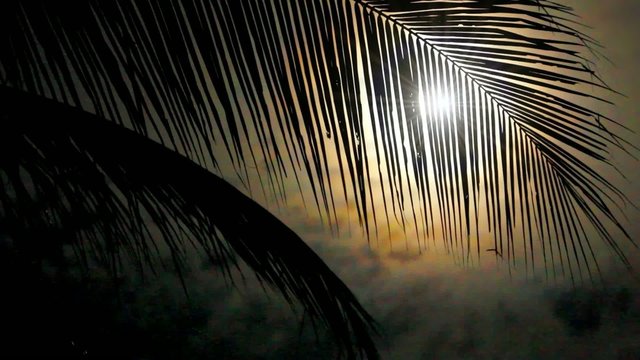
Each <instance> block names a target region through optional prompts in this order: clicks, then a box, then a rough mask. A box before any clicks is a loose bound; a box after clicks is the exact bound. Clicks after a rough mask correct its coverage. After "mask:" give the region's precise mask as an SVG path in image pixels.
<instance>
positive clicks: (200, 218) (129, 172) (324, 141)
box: [0, 0, 635, 358]
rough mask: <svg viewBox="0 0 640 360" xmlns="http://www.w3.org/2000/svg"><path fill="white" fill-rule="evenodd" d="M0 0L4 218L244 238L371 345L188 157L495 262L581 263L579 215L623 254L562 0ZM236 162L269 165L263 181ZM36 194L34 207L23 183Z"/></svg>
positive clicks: (236, 247)
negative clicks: (484, 253) (306, 193)
mask: <svg viewBox="0 0 640 360" xmlns="http://www.w3.org/2000/svg"><path fill="white" fill-rule="evenodd" d="M70 8H72V9H73V11H70V10H69V9H70ZM2 10H3V11H2V15H0V16H1V18H0V22H1V23H2V34H4V35H3V44H4V48H5V49H9V51H3V52H2V53H0V86H1V87H2V101H3V103H4V104H3V105H2V112H3V117H2V122H1V123H0V126H2V127H3V130H2V137H3V141H4V143H3V145H2V146H3V154H2V163H0V165H1V167H0V174H1V176H2V180H3V183H4V184H9V185H5V186H4V187H3V189H4V190H3V191H1V192H0V196H1V198H0V206H1V207H0V209H1V211H0V220H2V225H3V226H5V227H6V228H7V229H9V231H10V232H11V233H12V234H13V236H18V235H16V234H26V233H28V231H29V229H30V228H32V227H33V226H32V225H33V224H32V223H31V222H32V221H33V222H38V221H41V222H42V221H44V220H45V219H54V220H55V221H59V222H60V224H62V223H63V222H64V223H65V225H64V226H67V227H69V226H70V225H68V224H73V222H77V221H80V220H78V219H80V218H90V219H92V220H91V221H92V225H88V228H82V227H76V231H75V232H76V233H75V234H73V231H72V234H71V235H70V236H71V237H72V238H74V239H76V240H75V242H74V243H75V244H76V248H77V250H78V254H79V256H81V257H82V256H88V255H92V256H97V257H98V258H100V259H101V260H102V261H103V262H104V263H106V264H109V266H111V267H112V269H113V270H114V271H118V270H117V269H118V261H119V259H118V256H120V254H123V253H125V254H127V256H130V257H132V258H133V259H135V261H137V262H141V263H152V262H154V261H155V260H154V257H155V255H156V253H154V250H153V249H154V246H155V245H154V242H156V241H161V242H163V243H164V244H166V246H168V247H169V249H170V250H171V254H172V256H173V259H174V262H175V266H176V268H180V266H181V262H182V261H183V259H182V257H181V254H182V250H181V249H182V248H183V247H184V246H185V245H186V244H187V243H193V244H195V245H196V246H197V247H198V248H201V249H203V250H204V251H206V252H207V253H208V254H209V255H211V257H212V259H214V260H215V262H216V263H219V265H220V266H221V269H222V271H224V272H229V271H231V268H232V267H234V266H235V264H236V263H235V260H233V259H235V258H234V256H233V255H238V256H239V257H240V258H241V259H242V260H243V261H244V262H246V263H247V264H248V265H249V266H250V267H251V268H252V269H253V270H254V271H255V272H256V273H257V275H258V277H259V278H261V279H262V280H263V281H265V282H266V283H268V284H269V285H271V286H274V287H275V288H276V289H278V290H279V291H280V292H281V293H282V294H283V295H284V296H285V297H287V299H289V300H290V301H292V302H294V301H297V302H300V303H302V305H303V306H304V308H305V309H306V310H307V312H308V313H309V314H310V316H311V317H312V318H313V319H315V320H319V321H323V322H324V323H325V324H326V325H327V326H328V327H329V328H330V329H331V331H332V332H333V334H334V335H335V336H336V341H337V342H338V344H339V346H340V348H341V350H342V351H344V352H345V353H346V354H348V355H349V356H350V357H355V356H357V355H366V356H367V357H370V358H374V357H376V356H377V353H376V351H375V348H374V346H373V342H372V340H371V338H370V335H369V334H370V333H371V330H372V327H373V322H372V320H371V318H370V317H369V315H368V314H367V313H366V312H365V310H364V309H363V308H362V307H361V306H360V305H359V304H358V302H357V301H356V299H355V297H354V296H353V295H352V294H351V292H350V291H349V290H348V289H347V288H346V286H345V285H344V284H343V283H342V282H340V280H339V279H338V278H337V277H336V276H335V275H334V274H333V273H332V272H331V271H330V270H329V269H328V268H327V267H326V265H324V264H323V263H322V261H321V260H320V259H319V258H318V257H317V256H316V255H315V254H313V252H312V251H311V250H310V249H309V248H308V247H306V246H305V245H304V243H303V242H302V240H301V239H300V238H299V237H297V236H296V235H295V234H294V233H293V232H291V231H290V230H288V229H287V228H286V227H285V226H284V225H283V224H282V223H280V222H278V221H277V220H276V219H275V218H274V217H272V216H270V215H269V214H268V213H267V212H266V210H264V209H262V208H261V207H259V206H258V205H256V204H255V203H254V202H252V201H251V200H249V199H248V198H247V197H245V196H244V195H242V194H241V193H240V192H238V191H237V190H235V189H234V188H232V187H231V186H230V185H228V184H226V183H225V182H224V181H223V180H221V179H220V178H219V177H217V176H215V175H213V174H212V173H210V172H208V171H207V170H205V169H208V170H209V171H217V172H223V173H224V172H227V173H228V172H231V173H234V174H236V176H237V177H238V178H240V179H242V180H243V181H244V183H245V184H246V186H247V190H249V191H261V192H262V193H263V194H265V196H267V195H269V196H272V197H274V198H276V199H277V201H278V202H280V203H282V204H284V203H286V199H287V191H286V190H285V185H284V184H285V182H287V181H294V182H295V183H296V184H297V187H299V188H300V189H302V188H303V187H305V186H307V185H308V186H309V187H310V189H311V193H312V197H313V201H314V206H315V208H316V211H317V212H318V213H319V214H320V215H321V216H322V217H323V219H324V220H325V221H326V222H327V223H329V224H331V225H335V226H337V223H338V214H337V211H336V203H337V202H338V200H339V199H341V198H343V199H344V201H345V202H347V203H348V204H350V206H352V207H353V208H354V209H355V211H356V212H357V215H358V219H359V221H360V224H361V226H362V227H363V229H364V230H365V231H366V235H367V237H375V236H379V235H380V232H383V231H384V229H383V228H384V227H385V225H386V226H387V227H388V226H389V224H391V223H393V222H397V223H400V224H401V225H402V226H403V227H408V226H413V227H415V229H416V232H418V233H421V234H422V235H423V237H424V239H422V241H423V243H422V245H420V246H421V247H422V246H423V245H424V242H425V241H426V240H425V239H426V238H427V237H432V238H438V239H442V240H443V241H444V243H445V244H446V246H447V247H448V248H449V249H450V250H452V251H454V252H457V253H459V254H461V257H462V258H463V259H468V258H469V257H470V256H472V254H474V253H475V254H476V256H477V257H480V254H481V250H480V249H481V245H480V243H481V238H483V237H487V236H489V237H491V239H492V242H493V244H492V250H493V251H494V252H495V253H496V254H500V257H501V258H502V257H504V259H505V260H506V261H507V262H508V263H509V264H510V265H509V266H511V265H512V264H515V261H516V258H518V256H521V257H522V258H523V260H524V262H525V267H526V269H531V270H532V271H536V269H538V268H540V267H542V268H543V269H544V272H545V274H547V276H549V274H553V276H555V275H556V274H557V273H561V274H565V275H567V276H570V277H571V278H572V279H573V278H574V277H576V276H579V277H582V276H583V275H584V274H588V275H589V276H591V274H592V273H594V272H597V266H598V265H597V258H596V255H595V254H594V251H593V248H592V244H591V240H590V237H591V232H595V233H596V234H598V235H599V237H600V238H601V239H602V240H604V241H605V242H606V243H607V244H608V245H609V246H610V248H611V249H613V250H614V251H615V252H616V253H617V255H618V256H619V257H620V259H621V260H622V261H623V262H625V263H626V264H628V261H627V259H626V257H625V254H624V253H623V251H622V248H621V247H620V244H619V243H618V242H617V241H616V240H615V238H614V235H613V233H612V231H614V230H612V229H617V230H615V231H620V232H622V233H623V234H624V235H625V236H626V238H627V239H628V240H629V241H631V239H630V238H629V236H628V235H627V233H626V232H625V230H624V228H623V226H622V225H621V223H620V222H619V221H618V219H617V217H616V215H615V214H616V211H615V208H612V206H615V205H612V204H619V203H624V202H626V201H627V199H626V198H625V196H624V194H623V193H621V192H620V191H619V190H617V189H616V188H615V187H614V186H613V185H612V184H611V183H610V182H609V181H608V180H607V179H606V178H604V177H602V176H601V175H599V174H598V173H597V172H596V171H595V170H594V169H593V165H592V164H593V163H592V162H593V161H596V162H600V163H603V164H608V162H607V154H608V152H609V151H610V149H612V148H620V149H623V150H624V147H625V146H628V144H625V141H624V140H623V138H622V137H620V135H619V134H618V133H617V132H618V131H619V126H620V124H618V123H616V122H615V121H614V120H613V119H610V118H607V117H606V116H604V115H602V114H600V113H599V112H597V111H595V110H593V109H591V108H589V107H588V106H585V105H584V101H583V100H585V99H587V100H596V101H601V102H603V103H607V100H606V99H605V98H599V97H597V95H594V94H592V92H591V91H589V90H585V89H591V88H596V89H601V90H602V91H604V92H612V91H613V90H611V89H610V88H609V87H608V86H607V85H606V84H604V83H603V82H602V81H601V80H599V78H598V77H597V75H596V74H595V73H594V72H593V71H592V70H591V69H590V63H589V60H588V59H587V57H586V56H585V55H582V52H581V51H584V50H586V49H593V48H595V46H596V43H595V42H594V41H593V40H592V39H591V38H589V37H588V36H587V35H585V34H582V33H581V32H579V31H578V30H576V29H575V23H574V21H573V20H572V19H571V16H572V14H571V9H569V8H567V7H565V6H563V5H560V4H557V3H555V2H551V1H543V0H535V1H534V0H520V1H517V0H491V1H489V0H486V1H485V0H476V1H455V0H451V1H411V0H395V1H394V0H327V1H320V0H318V1H301V2H296V1H289V0H271V1H266V2H263V1H232V0H229V1H212V2H209V1H198V0H190V1H176V2H171V3H157V2H154V1H140V2H128V1H115V2H114V1H100V0H93V1H86V2H82V3H80V4H78V3H71V2H69V3H67V2H63V3H59V2H56V3H53V2H47V1H15V0H11V1H5V2H3V5H2ZM44 98H49V99H52V100H53V101H54V102H57V103H60V104H58V105H56V104H54V103H53V102H51V101H46V100H44ZM445 99H446V101H445ZM61 104H65V105H61ZM73 108H75V109H73ZM89 113H90V114H93V115H90V114H89ZM609 128H613V129H614V130H609ZM125 129H128V130H125ZM152 140H153V141H155V142H157V143H153V141H152ZM151 158H153V159H158V161H159V162H160V163H161V164H163V165H162V166H154V165H151V163H150V162H149V161H146V160H145V159H151ZM334 165H335V166H337V168H338V171H339V173H340V178H339V179H337V180H336V179H335V178H333V177H332V176H330V173H331V171H330V170H331V168H332V166H334ZM253 168H258V169H262V168H264V170H263V171H258V172H257V177H258V181H257V183H258V187H259V189H258V190H256V189H253V188H251V184H252V179H251V175H250V174H252V173H253V172H252V170H253ZM24 173H27V174H28V177H29V179H30V181H32V182H33V186H34V188H33V189H25V188H24V187H23V186H22V185H20V184H22V183H23V182H24V181H25V175H24ZM78 174H82V175H81V176H80V175H78ZM253 181H254V182H255V180H253ZM374 184H379V186H374ZM34 195H37V196H38V197H40V198H43V199H46V202H48V204H47V205H46V207H48V208H49V209H50V210H49V212H48V213H47V214H48V215H46V216H45V215H44V214H45V212H42V211H41V212H37V211H36V212H33V211H32V210H33V208H35V207H32V209H30V208H29V206H23V205H22V204H21V203H22V202H25V201H26V202H27V203H29V201H31V200H30V199H32V198H33V197H34ZM220 199H226V200H225V201H224V202H223V203H222V202H221V200H220ZM229 199H233V200H232V201H230V200H229ZM40 200H42V199H40ZM43 201H45V200H43ZM18 202H20V203H18ZM34 204H35V202H34ZM34 206H35V205H34ZM41 208H42V207H41ZM143 214H146V216H147V217H148V218H150V219H151V221H152V222H153V223H154V224H156V225H157V226H158V228H159V232H160V234H161V236H160V239H161V240H158V239H154V237H153V236H150V233H149V230H148V227H147V225H145V222H144V221H143V220H142V218H143V217H144V216H143ZM83 220H86V219H83ZM73 226H75V225H73ZM73 226H71V228H73ZM381 228H382V230H381ZM485 228H486V231H485V230H483V229H485ZM264 229H268V230H264ZM265 232H266V233H269V236H264V234H265ZM483 232H486V233H487V234H488V235H487V234H483ZM80 235H82V236H80ZM22 237H23V238H25V239H26V238H29V237H28V236H27V235H23V236H22ZM83 237H84V238H83ZM83 239H84V241H83ZM516 239H517V241H516ZM418 241H421V240H420V237H419V240H418ZM634 245H635V244H634ZM485 249H486V247H485ZM540 256H541V257H542V259H540ZM221 259H222V261H220V260H221ZM225 259H227V260H228V261H227V260H225Z"/></svg>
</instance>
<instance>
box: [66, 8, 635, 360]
mask: <svg viewBox="0 0 640 360" xmlns="http://www.w3.org/2000/svg"><path fill="white" fill-rule="evenodd" d="M558 1H559V2H561V3H563V4H567V5H570V6H573V7H574V8H575V12H576V13H577V14H579V15H580V16H581V20H580V21H581V22H583V23H585V24H588V25H590V26H592V27H593V29H585V31H586V32H587V33H588V34H589V35H591V36H593V37H594V38H596V39H597V40H599V41H600V42H601V43H602V44H604V45H605V48H604V49H602V50H601V51H602V53H603V54H606V56H607V57H608V59H610V61H611V62H608V61H606V60H605V59H601V60H599V61H598V62H597V65H598V68H597V70H598V71H599V73H600V74H601V75H602V77H603V78H604V79H605V80H606V81H607V82H608V83H609V85H611V86H612V87H613V88H614V89H616V90H618V91H620V92H622V93H624V94H625V95H626V97H618V98H615V101H616V103H617V106H616V107H615V108H613V109H610V108H607V109H604V110H603V111H611V113H612V116H613V117H614V118H615V119H618V120H620V121H621V122H623V123H624V124H625V125H627V126H628V127H630V128H631V129H632V130H633V131H635V132H636V134H640V121H638V119H639V116H640V106H638V101H640V74H639V73H638V72H637V71H636V66H637V64H638V60H637V59H640V42H638V41H637V39H638V38H639V36H640V30H638V27H637V26H635V22H636V21H637V16H638V15H640V2H638V1H635V0H609V1H601V0H558ZM627 139H629V141H631V142H632V143H634V144H640V141H638V139H640V137H639V136H638V135H633V134H629V135H628V137H627ZM612 161H613V162H614V163H615V164H616V165H617V166H618V167H619V169H620V170H621V172H622V173H623V174H624V175H625V176H626V180H615V181H617V182H616V184H618V186H619V187H620V188H621V189H622V191H623V192H624V193H625V194H626V195H627V196H629V198H630V199H631V201H632V202H633V203H635V204H640V187H639V186H637V184H640V172H639V171H636V169H637V167H638V163H637V162H635V161H634V160H632V159H630V158H629V157H627V156H624V155H622V154H614V157H613V159H612ZM607 175H611V176H612V178H613V179H616V176H615V174H607ZM291 186H293V184H291ZM290 193H291V194H292V195H291V196H290V198H289V199H288V203H287V206H286V207H276V206H275V204H274V203H273V202H268V201H263V204H264V205H265V206H266V207H267V208H269V209H270V210H272V211H273V212H274V213H275V214H277V215H278V216H279V217H280V219H282V220H283V221H284V222H285V224H287V225H288V226H290V227H291V228H292V229H293V230H295V231H296V232H297V233H298V234H299V235H300V236H301V237H302V238H303V239H304V240H305V241H306V242H307V243H308V244H309V245H310V246H311V247H312V248H313V249H314V250H315V251H316V252H317V253H318V254H319V255H320V256H321V257H322V259H324V260H325V262H326V263H327V264H328V265H329V266H330V268H331V269H333V270H334V271H335V272H336V273H337V274H338V276H339V277H340V278H341V279H342V280H343V281H344V282H345V283H346V284H347V285H348V286H349V287H350V288H351V289H352V291H353V292H354V293H355V294H356V296H357V297H358V298H359V299H360V301H361V302H362V304H363V305H364V306H365V308H366V309H367V310H369V312H370V313H371V314H372V315H373V317H374V318H375V319H376V320H377V321H378V322H379V324H380V326H381V328H382V331H383V333H382V335H381V337H380V338H379V339H378V346H379V349H380V351H381V354H382V356H383V358H384V359H441V358H445V359H468V358H477V359H494V358H504V359H537V358H549V359H566V358H576V359H577V358H586V357H589V358H592V359H611V358H621V359H626V358H638V357H640V342H639V341H637V340H636V339H640V282H639V281H638V280H637V279H634V278H633V276H631V275H629V274H628V273H626V272H625V270H624V269H623V267H622V266H621V264H620V263H619V262H618V260H617V259H616V258H615V256H613V255H604V256H603V262H602V263H601V266H602V269H603V274H604V277H605V281H606V286H605V287H604V288H602V287H595V288H594V287H592V286H590V285H579V286H578V288H577V289H573V288H572V287H571V285H570V284H569V281H568V279H558V280H557V281H555V282H547V281H545V280H544V278H541V277H535V278H531V277H527V276H524V274H522V273H521V272H515V273H511V274H510V273H509V272H508V271H507V270H506V269H505V267H504V266H502V264H501V262H500V261H499V260H498V258H497V257H489V256H487V257H486V259H485V260H484V261H483V262H481V263H476V264H474V265H473V266H470V267H469V266H463V265H462V264H461V263H460V261H458V260H459V259H457V258H456V256H453V255H451V254H447V252H446V251H445V249H443V248H442V247H441V246H438V244H437V243H436V244H435V245H434V246H432V248H431V249H429V250H428V251H425V252H421V253H420V252H419V251H418V250H417V248H416V247H415V246H412V247H410V248H409V249H408V250H407V249H406V248H405V244H404V239H401V235H402V234H401V231H399V230H398V229H394V231H395V232H394V236H393V237H396V238H397V239H395V240H394V243H393V246H392V245H389V244H388V243H387V242H385V241H382V242H380V243H376V242H375V241H372V242H371V243H370V242H368V241H367V239H366V238H365V236H364V234H363V232H362V231H361V229H360V228H359V226H358V224H357V221H356V217H355V215H354V213H353V208H351V209H350V210H348V209H347V208H346V206H345V205H344V204H338V208H337V209H336V213H337V216H336V217H337V219H338V221H339V223H340V226H341V227H340V232H339V233H337V232H336V231H335V230H334V231H330V230H329V229H328V228H327V226H326V224H325V223H323V221H322V219H321V218H320V217H319V216H318V214H317V213H316V212H314V211H312V210H310V209H309V207H308V206H305V205H306V200H305V198H302V197H299V196H296V195H293V194H294V193H295V189H294V191H291V192H290ZM625 215H626V216H627V217H628V219H627V223H626V224H627V225H628V227H627V228H628V229H629V231H630V234H631V236H632V238H634V239H640V226H639V225H638V224H639V222H638V219H639V215H640V213H639V212H638V211H637V210H634V209H632V208H625ZM409 240H412V239H409ZM629 257H630V260H631V262H632V264H635V265H636V267H637V268H639V267H640V253H639V252H638V251H637V250H636V251H634V250H630V253H629ZM193 261H194V266H193V267H192V269H191V270H190V271H189V273H188V274H187V276H186V284H187V286H188V288H189V299H187V298H186V297H185V296H184V293H183V292H182V286H181V283H180V280H179V278H178V277H177V276H175V275H173V274H161V275H160V276H158V277H157V278H154V279H146V280H145V281H142V280H135V279H131V280H129V281H127V282H125V283H124V284H123V285H122V286H123V289H124V290H125V292H126V293H127V294H128V295H127V297H126V304H127V306H126V307H125V309H124V311H123V310H122V309H119V308H113V307H112V306H111V305H108V303H107V302H105V301H104V299H105V297H109V296H112V295H113V294H112V293H110V292H109V290H108V289H106V287H105V288H101V287H100V286H96V287H95V288H92V289H91V290H90V291H88V292H87V293H86V294H82V295H83V296H87V297H88V298H89V299H90V301H89V303H90V305H91V306H94V307H98V308H101V309H103V310H102V311H103V314H102V315H101V316H98V317H97V318H96V317H95V316H94V317H93V318H92V319H93V321H96V322H98V323H101V324H103V325H104V327H105V328H110V329H112V330H111V331H113V333H110V334H105V333H101V332H100V331H97V330H96V332H93V333H92V332H88V333H86V334H81V335H79V339H80V340H77V342H78V345H77V346H78V348H82V347H83V345H82V343H83V342H84V343H85V344H86V343H90V342H92V341H93V340H91V339H92V338H93V339H96V338H100V337H104V338H108V339H113V342H112V343H110V344H109V345H108V348H107V347H105V345H104V342H102V343H101V344H97V345H95V346H92V347H91V351H92V352H94V351H95V352H98V353H100V352H103V353H108V352H110V351H112V352H114V353H119V352H125V353H129V354H130V355H131V356H132V357H139V358H172V357H173V358H175V357H176V356H179V355H178V354H181V355H182V356H183V357H185V358H200V357H205V356H210V357H213V358H225V359H287V358H289V359H295V358H309V359H311V358H315V359H326V358H332V354H333V352H332V349H331V346H330V344H329V342H328V340H327V338H326V336H325V335H326V334H324V333H322V332H321V333H320V339H319V340H318V341H316V340H315V338H314V336H313V332H312V331H311V329H310V327H309V325H308V324H306V325H305V326H301V324H300V322H299V318H300V312H299V311H298V312H297V313H295V312H292V311H291V309H290V308H289V307H288V306H287V305H286V304H285V303H284V302H283V301H282V300H281V299H280V298H279V296H278V295H277V294H274V293H269V294H265V292H264V291H263V289H262V288H260V287H259V286H258V283H257V282H256V281H255V280H254V279H252V278H251V276H249V277H248V279H247V282H246V284H245V285H241V286H240V287H239V288H238V289H232V288H229V287H228V286H226V285H225V282H224V280H223V279H222V277H221V276H220V275H219V274H218V273H216V271H215V270H214V269H211V268H210V267H209V266H207V265H205V264H204V263H200V262H199V259H198V258H197V257H195V256H194V258H193ZM247 273H248V274H249V273H250V271H247ZM639 278H640V277H639ZM74 296H75V295H74ZM78 296H80V295H78ZM89 307H90V306H87V309H88V308H89ZM84 311H85V310H84V308H82V309H81V310H79V312H78V313H79V314H83V313H84ZM87 311H88V310H87ZM113 329H115V330H113ZM119 332H120V333H119ZM132 339H135V340H132ZM96 342H98V343H100V342H99V341H96ZM73 346H76V344H75V343H74V344H73ZM128 346H133V347H135V348H137V349H140V350H139V351H138V350H133V351H132V352H131V350H128V348H127V347H128ZM80 351H82V350H80Z"/></svg>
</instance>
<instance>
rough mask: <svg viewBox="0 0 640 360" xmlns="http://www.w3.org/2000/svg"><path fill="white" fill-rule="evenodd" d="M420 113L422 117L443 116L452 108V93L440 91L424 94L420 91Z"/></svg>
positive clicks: (453, 102)
mask: <svg viewBox="0 0 640 360" xmlns="http://www.w3.org/2000/svg"><path fill="white" fill-rule="evenodd" d="M419 106H420V113H421V115H422V116H423V117H427V118H429V117H431V118H433V117H436V118H440V117H445V116H447V115H449V114H450V113H451V112H453V110H454V106H455V99H454V97H453V95H449V94H446V93H442V92H436V93H435V94H431V95H425V94H423V93H422V92H420V104H419Z"/></svg>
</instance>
